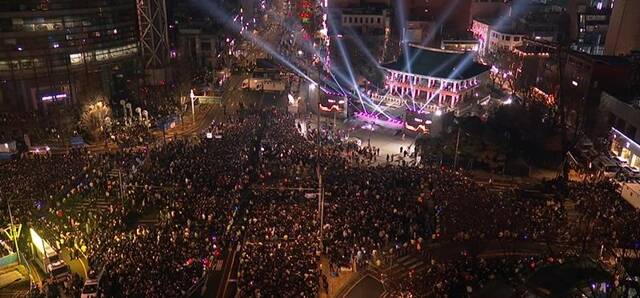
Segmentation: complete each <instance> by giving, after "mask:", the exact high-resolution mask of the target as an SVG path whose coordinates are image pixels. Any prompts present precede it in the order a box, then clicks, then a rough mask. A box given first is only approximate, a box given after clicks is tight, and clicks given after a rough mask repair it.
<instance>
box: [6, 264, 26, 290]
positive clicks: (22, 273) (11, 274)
mask: <svg viewBox="0 0 640 298" xmlns="http://www.w3.org/2000/svg"><path fill="white" fill-rule="evenodd" d="M28 280H29V274H28V273H27V269H26V268H25V267H24V266H22V265H18V266H15V267H14V268H13V269H10V270H6V271H3V272H2V273H1V274H0V289H2V288H4V287H7V286H9V285H12V284H15V283H19V282H23V281H28Z"/></svg>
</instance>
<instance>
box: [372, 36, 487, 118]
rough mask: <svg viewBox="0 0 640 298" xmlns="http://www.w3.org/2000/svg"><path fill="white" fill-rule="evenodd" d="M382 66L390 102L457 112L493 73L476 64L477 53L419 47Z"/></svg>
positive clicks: (414, 47) (411, 48)
mask: <svg viewBox="0 0 640 298" xmlns="http://www.w3.org/2000/svg"><path fill="white" fill-rule="evenodd" d="M403 54H404V53H403ZM381 67H382V69H383V70H384V71H385V72H386V77H385V87H386V89H387V96H386V98H387V99H388V100H387V101H394V100H395V101H396V102H397V101H398V100H399V101H402V102H404V104H405V106H412V104H414V103H415V104H418V105H420V106H429V107H431V108H430V109H427V110H432V109H445V110H450V109H453V108H454V107H455V106H456V104H457V103H458V102H460V101H463V100H464V99H465V98H466V97H469V96H471V95H472V94H473V93H472V92H473V90H474V89H476V88H478V87H479V86H481V85H482V83H483V82H484V81H485V80H486V78H488V74H489V70H490V67H489V66H486V65H484V64H480V63H478V62H475V60H474V53H469V52H468V53H460V52H453V51H445V50H440V49H434V48H426V47H420V46H416V45H410V46H408V49H407V51H406V56H404V55H402V56H400V57H398V59H397V60H396V61H394V62H392V63H388V64H384V65H382V66H381Z"/></svg>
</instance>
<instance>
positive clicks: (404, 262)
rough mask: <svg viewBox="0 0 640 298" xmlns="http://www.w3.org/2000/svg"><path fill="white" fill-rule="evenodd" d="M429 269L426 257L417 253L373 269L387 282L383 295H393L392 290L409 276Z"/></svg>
mask: <svg viewBox="0 0 640 298" xmlns="http://www.w3.org/2000/svg"><path fill="white" fill-rule="evenodd" d="M427 269H428V264H427V263H425V258H424V257H422V256H420V255H416V254H407V255H405V256H402V257H399V258H397V259H395V260H394V261H392V262H391V263H390V264H389V265H388V266H385V267H382V268H378V269H375V270H373V271H374V272H375V273H376V274H377V275H378V277H379V278H380V280H382V281H383V283H384V284H385V289H386V290H385V292H384V293H383V294H382V296H381V297H391V296H390V295H391V294H390V292H389V291H392V290H393V289H396V288H397V285H398V284H399V283H400V282H401V281H402V280H404V279H406V278H407V277H409V276H411V275H415V274H420V273H422V272H424V271H426V270H427Z"/></svg>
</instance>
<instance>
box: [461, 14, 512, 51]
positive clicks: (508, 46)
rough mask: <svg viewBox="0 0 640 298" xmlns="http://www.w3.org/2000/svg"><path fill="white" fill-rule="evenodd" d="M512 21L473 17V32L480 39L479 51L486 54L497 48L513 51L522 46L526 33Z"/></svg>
mask: <svg viewBox="0 0 640 298" xmlns="http://www.w3.org/2000/svg"><path fill="white" fill-rule="evenodd" d="M515 27H516V26H515V24H514V23H512V22H510V21H508V20H507V21H501V20H486V19H481V18H475V19H473V22H472V23H471V32H472V33H473V35H474V37H475V38H476V39H477V40H478V53H479V54H480V55H486V54H488V53H490V52H495V51H497V50H500V49H502V50H508V51H511V50H513V49H514V48H516V47H518V46H521V45H522V43H523V38H524V37H525V34H523V33H521V32H519V31H518V30H516V29H515Z"/></svg>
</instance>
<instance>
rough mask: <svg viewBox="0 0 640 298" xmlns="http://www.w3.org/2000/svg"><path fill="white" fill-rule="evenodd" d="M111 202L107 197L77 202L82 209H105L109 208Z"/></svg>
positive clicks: (78, 207) (77, 205)
mask: <svg viewBox="0 0 640 298" xmlns="http://www.w3.org/2000/svg"><path fill="white" fill-rule="evenodd" d="M110 205H111V203H110V202H109V201H107V199H106V198H103V197H101V198H98V199H95V200H83V201H80V202H78V203H77V204H76V208H77V209H78V210H80V211H93V212H97V211H105V210H109V208H110Z"/></svg>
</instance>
